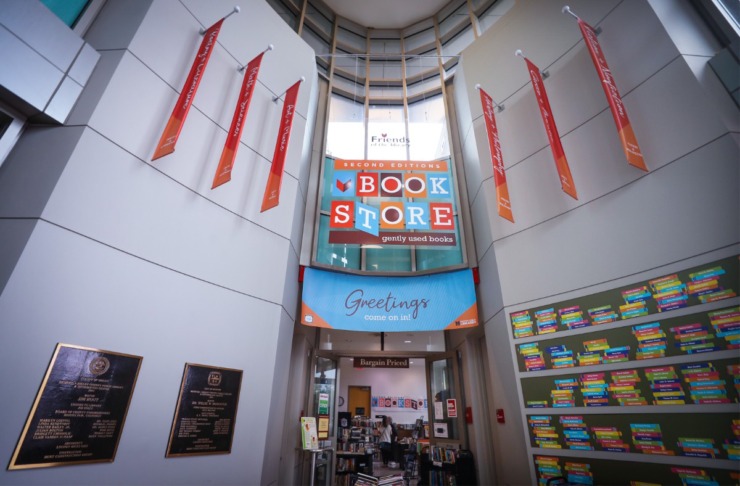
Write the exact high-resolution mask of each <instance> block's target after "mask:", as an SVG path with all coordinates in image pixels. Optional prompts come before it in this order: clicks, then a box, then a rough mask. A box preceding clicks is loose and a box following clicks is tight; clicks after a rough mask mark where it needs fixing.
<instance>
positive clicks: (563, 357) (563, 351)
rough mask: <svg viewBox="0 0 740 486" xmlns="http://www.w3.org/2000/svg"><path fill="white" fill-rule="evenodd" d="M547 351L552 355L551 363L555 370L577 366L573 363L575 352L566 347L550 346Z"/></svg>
mask: <svg viewBox="0 0 740 486" xmlns="http://www.w3.org/2000/svg"><path fill="white" fill-rule="evenodd" d="M545 351H547V352H548V353H549V354H550V363H551V364H552V367H553V369H557V368H572V367H573V366H575V363H574V362H573V351H572V350H570V349H567V348H566V347H565V345H563V344H561V345H559V346H550V347H549V348H547V349H546V350H545Z"/></svg>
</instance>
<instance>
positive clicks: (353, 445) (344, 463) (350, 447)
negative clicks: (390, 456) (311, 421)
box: [335, 415, 378, 486]
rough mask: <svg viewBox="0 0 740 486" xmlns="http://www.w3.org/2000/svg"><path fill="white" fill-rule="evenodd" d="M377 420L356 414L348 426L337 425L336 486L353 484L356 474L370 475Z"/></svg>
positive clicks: (356, 478)
mask: <svg viewBox="0 0 740 486" xmlns="http://www.w3.org/2000/svg"><path fill="white" fill-rule="evenodd" d="M377 427H378V420H376V419H371V418H370V417H365V416H360V415H357V416H355V417H353V418H352V422H351V425H350V426H349V427H341V426H340V427H337V451H336V458H337V463H336V471H335V473H336V483H335V484H336V486H353V485H354V484H355V483H356V482H357V480H358V474H363V475H366V476H372V474H373V454H374V452H375V450H376V449H377V447H376V445H375V442H376V437H375V434H374V433H373V431H374V430H375V429H377Z"/></svg>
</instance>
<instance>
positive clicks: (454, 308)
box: [301, 268, 478, 332]
mask: <svg viewBox="0 0 740 486" xmlns="http://www.w3.org/2000/svg"><path fill="white" fill-rule="evenodd" d="M301 323H302V324H305V325H307V326H314V327H326V328H333V329H343V330H347V331H368V332H381V331H382V332H398V331H441V330H445V329H447V330H452V329H464V328H469V327H475V326H477V325H478V307H477V303H476V296H475V285H474V283H473V275H472V271H471V270H469V269H468V270H458V271H455V272H447V273H438V274H433V275H422V276H418V277H370V276H361V275H348V274H341V273H335V272H328V271H324V270H318V269H315V268H306V270H305V273H304V275H303V302H302V306H301Z"/></svg>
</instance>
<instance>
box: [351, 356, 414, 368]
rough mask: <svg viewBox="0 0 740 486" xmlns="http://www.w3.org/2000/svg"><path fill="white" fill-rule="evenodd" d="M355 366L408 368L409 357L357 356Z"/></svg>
mask: <svg viewBox="0 0 740 486" xmlns="http://www.w3.org/2000/svg"><path fill="white" fill-rule="evenodd" d="M353 363H354V367H355V368H408V367H409V359H408V358H355V359H354V361H353Z"/></svg>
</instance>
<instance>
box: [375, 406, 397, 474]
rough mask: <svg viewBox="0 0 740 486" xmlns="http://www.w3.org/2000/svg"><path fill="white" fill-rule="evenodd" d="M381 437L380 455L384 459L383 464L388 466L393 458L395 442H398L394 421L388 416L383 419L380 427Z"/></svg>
mask: <svg viewBox="0 0 740 486" xmlns="http://www.w3.org/2000/svg"><path fill="white" fill-rule="evenodd" d="M378 432H379V434H380V437H378V445H379V446H380V454H381V456H382V457H383V464H384V465H386V466H387V465H388V461H389V460H390V459H391V457H392V456H393V442H395V440H396V429H395V426H394V425H393V419H392V418H391V417H389V416H388V415H386V416H384V417H383V422H382V423H381V424H380V427H378Z"/></svg>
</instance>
